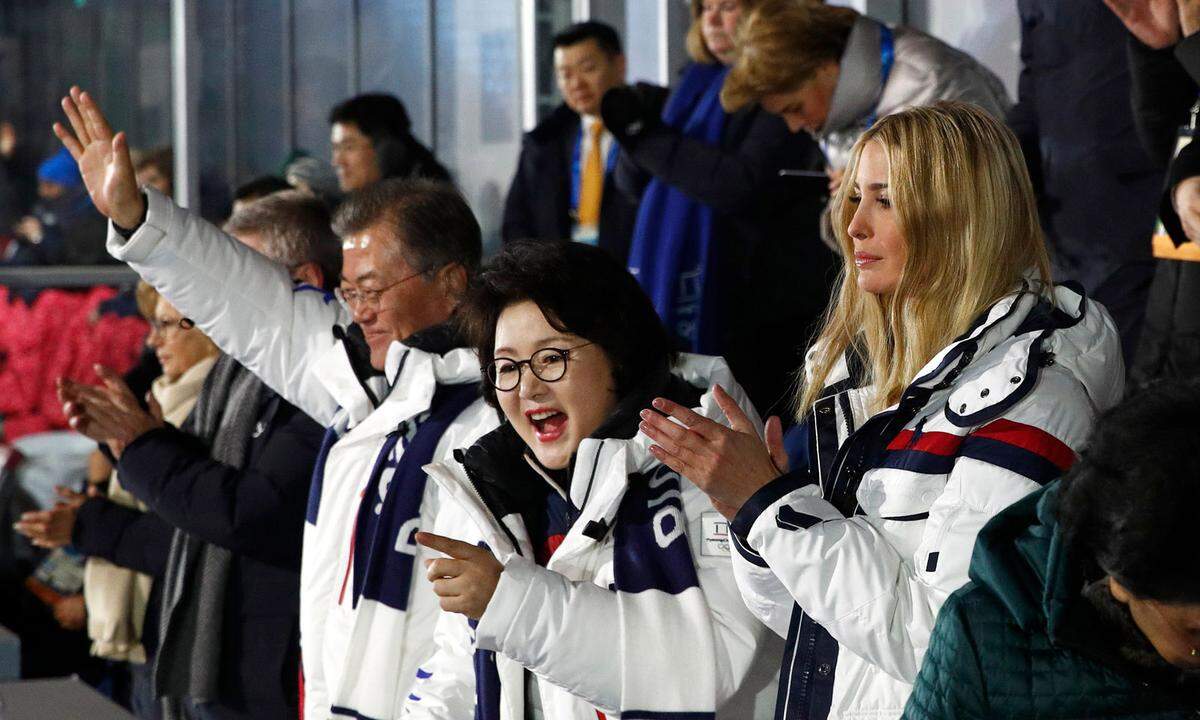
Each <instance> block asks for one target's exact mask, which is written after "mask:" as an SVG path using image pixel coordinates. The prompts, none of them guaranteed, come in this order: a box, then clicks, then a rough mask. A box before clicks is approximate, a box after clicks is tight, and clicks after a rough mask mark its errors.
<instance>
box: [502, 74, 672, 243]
mask: <svg viewBox="0 0 1200 720" xmlns="http://www.w3.org/2000/svg"><path fill="white" fill-rule="evenodd" d="M642 89H643V93H644V94H646V95H647V96H650V97H653V98H655V99H656V101H657V104H658V106H659V109H661V106H662V101H663V99H664V98H665V96H666V91H665V90H664V89H662V88H659V87H656V86H653V85H642ZM580 126H581V120H580V118H579V114H578V113H576V112H575V111H573V110H571V108H569V107H567V106H566V105H565V104H563V105H559V106H558V107H557V108H555V109H554V111H553V112H551V113H550V114H549V115H548V116H547V117H546V118H545V119H544V120H542V121H541V122H540V123H538V125H537V127H535V128H534V129H533V130H531V131H529V132H528V133H526V134H525V137H524V138H523V139H522V141H521V157H520V159H519V160H518V161H517V172H516V174H515V175H514V176H513V180H512V185H510V186H509V189H508V196H507V197H506V198H505V200H504V221H503V224H502V225H501V229H500V233H501V236H502V237H503V239H504V241H505V242H510V241H513V240H540V241H543V242H565V241H568V240H570V239H571V226H572V218H571V172H572V167H571V166H572V160H573V158H574V154H575V144H576V143H577V142H578V141H579V132H580ZM581 162H582V160H581ZM639 199H640V198H637V197H629V196H628V195H625V194H623V193H620V192H617V190H616V188H615V187H613V174H612V173H606V175H605V178H604V193H603V194H602V195H601V196H600V228H599V232H600V236H599V238H598V239H597V244H598V245H599V246H600V247H601V248H603V249H604V250H607V251H608V252H609V253H611V254H612V256H613V257H614V258H616V259H617V261H618V262H620V263H622V264H623V263H624V262H625V261H626V259H627V258H628V257H629V242H630V239H631V238H632V237H633V224H634V222H635V221H636V220H637V211H638V200H639Z"/></svg>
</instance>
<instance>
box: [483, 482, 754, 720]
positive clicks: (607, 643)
mask: <svg viewBox="0 0 1200 720" xmlns="http://www.w3.org/2000/svg"><path fill="white" fill-rule="evenodd" d="M687 486H688V487H689V490H691V491H694V492H696V493H698V492H699V491H698V490H695V488H694V486H690V484H687ZM688 494H689V495H690V492H689V493H688ZM689 500H690V498H689ZM706 506H707V508H708V509H709V511H710V512H712V506H711V505H710V504H707V501H706ZM688 526H689V527H688V529H689V533H690V535H691V536H692V537H700V536H701V535H700V534H701V533H702V532H703V530H702V528H701V517H700V516H699V515H698V514H693V515H692V517H691V519H690V520H689V523H688ZM695 545H696V544H695V543H693V547H695ZM693 561H694V564H695V566H696V572H697V577H698V579H699V582H700V585H701V587H700V588H695V587H693V588H689V589H688V590H685V591H684V592H682V593H678V594H669V593H666V592H663V591H659V590H645V591H642V592H637V593H627V592H620V591H615V590H610V589H608V588H604V587H600V586H597V585H595V584H592V583H590V582H572V581H569V580H567V579H566V578H565V577H563V576H562V575H560V574H558V573H555V572H553V571H551V570H547V569H545V568H542V567H539V566H537V565H535V564H534V563H533V562H532V561H530V560H529V559H527V558H524V557H521V556H515V557H513V558H512V559H510V560H509V561H508V563H507V564H506V565H505V568H504V572H503V573H502V574H501V576H500V583H499V584H498V585H497V587H496V592H495V594H494V595H493V597H492V601H491V603H490V604H489V605H488V609H487V611H486V612H485V613H484V615H483V617H482V618H481V619H480V622H479V626H478V628H477V640H476V642H477V645H478V646H479V647H481V648H485V649H492V650H495V651H497V652H499V653H501V654H503V655H505V656H507V657H509V658H511V659H513V660H515V661H517V662H518V663H520V664H521V665H524V666H525V667H527V668H528V669H530V670H531V671H533V672H534V673H536V674H537V675H538V676H539V677H541V678H544V679H545V680H547V681H549V682H551V683H553V684H555V685H558V686H559V687H562V688H564V689H566V690H567V691H568V692H570V693H571V694H573V695H575V696H576V697H579V698H581V699H583V700H585V701H587V702H589V703H591V704H593V705H595V706H596V707H597V708H598V709H600V710H601V711H603V712H605V713H617V712H620V711H621V710H626V709H630V708H629V707H628V705H629V704H630V703H638V702H641V701H643V700H644V698H645V697H646V696H647V695H653V696H654V697H655V698H656V700H657V701H658V702H660V703H662V704H663V705H665V706H669V707H670V708H671V709H672V710H675V711H686V710H691V709H693V706H695V707H698V708H703V707H704V706H706V705H708V706H709V707H712V706H715V707H720V706H721V705H722V704H723V703H724V702H725V701H726V700H727V699H729V698H730V697H731V696H732V695H733V694H734V693H736V692H737V691H738V689H740V688H741V686H742V684H743V681H744V680H745V679H746V675H747V673H748V672H749V669H750V667H751V665H752V664H753V661H754V658H755V654H756V652H757V651H758V648H759V645H760V640H761V638H762V636H763V634H764V631H765V628H764V627H763V626H762V625H761V624H759V623H758V622H757V621H756V620H755V619H754V617H753V616H751V614H750V613H749V612H748V611H747V610H746V608H745V606H744V605H743V603H742V602H741V599H740V598H739V597H738V592H737V588H736V585H735V583H734V580H733V576H732V568H731V565H730V562H729V558H728V557H726V556H720V557H706V556H703V555H701V554H699V553H696V552H694V551H693ZM634 695H636V698H633V696H634ZM631 698H633V699H631Z"/></svg>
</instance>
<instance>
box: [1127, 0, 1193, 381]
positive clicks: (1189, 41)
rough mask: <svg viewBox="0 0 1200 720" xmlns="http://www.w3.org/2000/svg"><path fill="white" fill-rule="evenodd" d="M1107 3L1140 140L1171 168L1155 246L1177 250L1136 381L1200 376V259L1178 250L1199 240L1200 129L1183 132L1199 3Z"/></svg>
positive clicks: (1159, 273) (1162, 262) (1156, 287)
mask: <svg viewBox="0 0 1200 720" xmlns="http://www.w3.org/2000/svg"><path fill="white" fill-rule="evenodd" d="M1105 2H1106V4H1107V5H1108V7H1109V8H1110V9H1111V10H1112V11H1113V13H1114V14H1115V15H1116V16H1117V17H1118V18H1119V19H1120V20H1121V22H1122V23H1124V24H1125V26H1126V28H1128V30H1129V37H1128V44H1127V47H1128V53H1129V60H1130V68H1131V73H1132V83H1131V85H1132V94H1133V107H1134V121H1135V123H1136V127H1137V130H1138V133H1139V135H1140V137H1141V140H1142V144H1143V146H1144V147H1145V148H1146V150H1147V152H1148V153H1149V154H1150V156H1151V157H1152V158H1153V160H1154V161H1155V162H1156V163H1158V165H1159V166H1161V167H1167V168H1168V171H1167V177H1166V182H1165V183H1164V187H1163V188H1162V191H1161V196H1160V199H1159V201H1158V216H1159V219H1160V220H1161V222H1162V227H1161V230H1162V231H1164V232H1165V235H1166V237H1162V238H1158V237H1156V238H1155V245H1156V251H1160V250H1166V252H1167V253H1168V254H1170V253H1173V252H1176V251H1177V250H1178V251H1179V254H1178V255H1177V256H1176V257H1175V258H1171V257H1160V258H1158V259H1157V261H1156V262H1157V269H1156V270H1155V274H1154V280H1153V282H1152V284H1151V287H1150V292H1149V300H1148V303H1147V306H1146V317H1145V325H1144V328H1143V330H1142V335H1141V340H1140V343H1139V346H1138V351H1137V358H1136V360H1135V362H1134V364H1133V367H1132V369H1131V370H1130V379H1132V380H1133V381H1134V382H1137V383H1145V382H1148V381H1151V380H1155V379H1160V378H1173V379H1191V378H1195V377H1200V315H1198V314H1197V313H1196V312H1195V309H1196V305H1197V302H1198V301H1200V264H1198V263H1197V259H1200V258H1197V256H1196V255H1195V254H1194V253H1192V254H1187V253H1186V248H1179V246H1181V245H1184V244H1185V243H1189V242H1192V243H1194V242H1196V241H1200V146H1198V145H1196V144H1195V143H1190V144H1188V145H1187V146H1186V147H1183V148H1182V149H1180V145H1181V144H1182V143H1183V142H1185V137H1186V138H1187V140H1190V138H1191V135H1192V134H1193V133H1194V130H1184V132H1183V134H1182V135H1181V129H1186V128H1188V127H1189V126H1190V125H1191V124H1193V122H1192V116H1191V113H1190V112H1189V110H1191V109H1192V107H1193V106H1194V105H1195V104H1196V97H1197V91H1198V90H1200V0H1153V1H1151V0H1105ZM1160 243H1161V244H1160ZM1147 244H1149V241H1147ZM1189 247H1191V246H1189ZM1193 249H1194V248H1193ZM1156 254H1160V253H1158V252H1156Z"/></svg>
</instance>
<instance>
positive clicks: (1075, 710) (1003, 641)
mask: <svg viewBox="0 0 1200 720" xmlns="http://www.w3.org/2000/svg"><path fill="white" fill-rule="evenodd" d="M1057 487H1058V483H1053V484H1051V485H1049V486H1047V487H1046V488H1045V489H1043V490H1041V491H1039V492H1036V493H1033V494H1032V495H1030V496H1029V497H1027V498H1025V499H1024V500H1021V501H1020V502H1018V503H1016V504H1015V505H1013V506H1011V507H1010V508H1008V509H1007V510H1005V511H1004V512H1002V513H1000V514H999V515H997V516H996V517H995V518H993V519H992V520H991V522H989V523H988V524H987V525H986V526H985V527H984V529H983V530H982V531H981V532H980V534H979V538H978V540H977V542H976V545H975V551H974V554H973V555H972V556H971V568H970V577H971V582H970V583H968V584H967V585H966V586H965V587H963V588H962V589H961V590H959V591H958V592H956V593H954V594H953V595H951V596H950V598H949V600H947V602H946V604H945V605H944V606H943V607H942V610H941V614H940V615H939V616H938V621H937V625H936V626H935V627H934V631H933V637H932V639H931V641H930V645H929V650H928V652H927V653H926V655H925V662H924V665H923V666H922V667H921V672H920V674H919V675H918V677H917V681H916V685H915V687H914V688H913V693H912V696H911V697H910V699H909V702H908V706H907V707H906V708H905V710H904V718H906V719H907V720H950V719H960V718H961V719H966V718H1013V719H1017V718H1020V719H1021V720H1029V719H1031V718H1081V719H1082V718H1200V685H1197V684H1196V683H1195V677H1192V678H1188V679H1184V677H1183V674H1182V673H1180V672H1177V671H1175V670H1174V669H1173V668H1171V666H1169V665H1166V663H1165V662H1164V661H1161V660H1158V659H1157V658H1158V656H1157V655H1154V654H1153V652H1152V651H1151V650H1150V646H1149V643H1148V641H1146V640H1145V638H1144V637H1141V635H1140V633H1138V632H1136V630H1135V629H1133V628H1135V626H1133V624H1132V621H1131V620H1126V621H1122V620H1120V619H1119V616H1120V615H1124V616H1125V617H1126V618H1127V617H1128V614H1127V613H1125V612H1124V611H1123V609H1118V610H1114V611H1113V612H1111V613H1106V612H1103V611H1102V610H1100V609H1098V606H1097V603H1093V602H1089V601H1088V600H1087V599H1086V598H1085V597H1084V595H1083V589H1084V587H1085V586H1086V585H1087V580H1088V576H1089V575H1090V576H1091V577H1092V579H1097V578H1098V577H1099V576H1100V574H1099V573H1098V571H1092V572H1088V571H1087V563H1086V562H1082V561H1081V559H1079V558H1075V557H1073V553H1071V552H1070V550H1069V549H1068V548H1067V547H1066V543H1065V542H1063V540H1062V537H1061V535H1060V533H1059V532H1058V530H1057V521H1056V518H1055V512H1054V507H1055V503H1056V499H1057ZM1105 592H1106V591H1105ZM1111 603H1112V604H1113V605H1114V607H1116V608H1119V607H1120V606H1116V605H1115V601H1111ZM1139 644H1140V647H1137V646H1138V645H1139ZM1131 647H1134V648H1136V649H1138V650H1143V651H1144V652H1142V653H1141V656H1142V657H1145V656H1151V657H1153V658H1155V659H1156V660H1157V663H1158V664H1159V666H1158V667H1152V666H1153V665H1154V664H1155V663H1149V664H1134V663H1133V662H1132V661H1130V660H1126V659H1124V658H1125V657H1128V656H1129V655H1128V653H1127V652H1126V653H1123V652H1121V649H1122V648H1125V649H1126V650H1129V649H1130V648H1131Z"/></svg>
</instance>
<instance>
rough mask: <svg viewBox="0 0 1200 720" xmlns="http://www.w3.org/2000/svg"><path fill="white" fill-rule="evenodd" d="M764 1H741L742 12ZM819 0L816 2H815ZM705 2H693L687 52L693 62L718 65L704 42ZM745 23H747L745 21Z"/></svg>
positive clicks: (699, 0) (694, 0) (697, 0)
mask: <svg viewBox="0 0 1200 720" xmlns="http://www.w3.org/2000/svg"><path fill="white" fill-rule="evenodd" d="M761 1H762V0H740V2H741V5H742V12H743V13H747V12H750V11H751V10H752V9H754V8H755V7H756V6H757V5H758V4H759V3H760V2H761ZM815 1H817V0H814V2H815ZM703 14H704V0H692V24H691V25H690V26H688V32H687V52H688V57H690V58H691V59H692V60H694V61H696V62H698V63H703V64H705V65H716V64H718V63H720V62H721V61H720V60H719V59H718V58H717V56H716V55H713V54H712V52H711V51H710V50H709V49H708V44H707V43H705V42H704V29H703V28H704V19H703V18H702V17H701V16H702V15H703ZM743 22H745V21H744V20H743Z"/></svg>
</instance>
